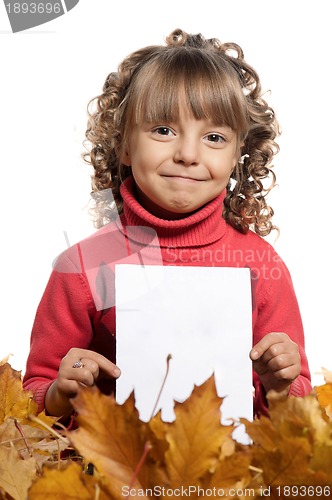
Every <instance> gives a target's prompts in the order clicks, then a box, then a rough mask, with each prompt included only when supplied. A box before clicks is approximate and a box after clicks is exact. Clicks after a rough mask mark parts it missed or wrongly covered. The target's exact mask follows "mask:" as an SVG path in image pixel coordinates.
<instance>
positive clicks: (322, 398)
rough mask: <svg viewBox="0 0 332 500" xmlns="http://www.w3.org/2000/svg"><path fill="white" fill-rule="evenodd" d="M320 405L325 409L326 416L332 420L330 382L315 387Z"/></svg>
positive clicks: (331, 388)
mask: <svg viewBox="0 0 332 500" xmlns="http://www.w3.org/2000/svg"><path fill="white" fill-rule="evenodd" d="M315 390H316V394H317V398H318V401H319V403H320V405H321V406H322V407H323V408H324V409H325V411H326V414H327V416H328V417H329V419H330V420H332V382H328V383H326V384H324V385H320V386H318V387H315Z"/></svg>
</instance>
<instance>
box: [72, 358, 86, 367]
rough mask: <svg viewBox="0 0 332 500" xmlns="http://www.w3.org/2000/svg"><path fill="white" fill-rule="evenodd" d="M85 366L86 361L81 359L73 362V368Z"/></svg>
mask: <svg viewBox="0 0 332 500" xmlns="http://www.w3.org/2000/svg"><path fill="white" fill-rule="evenodd" d="M83 366H84V363H82V361H81V360H79V361H76V362H75V363H74V364H73V368H83Z"/></svg>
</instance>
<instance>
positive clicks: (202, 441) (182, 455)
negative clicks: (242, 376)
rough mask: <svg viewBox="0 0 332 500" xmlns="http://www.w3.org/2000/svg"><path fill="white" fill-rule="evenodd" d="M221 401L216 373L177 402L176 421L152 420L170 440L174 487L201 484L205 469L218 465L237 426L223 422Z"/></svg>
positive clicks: (170, 473)
mask: <svg viewBox="0 0 332 500" xmlns="http://www.w3.org/2000/svg"><path fill="white" fill-rule="evenodd" d="M221 403H222V398H219V397H218V395H217V392H216V388H215V382H214V377H213V376H212V377H210V378H209V379H208V380H207V381H206V382H205V383H204V384H202V385H201V386H199V387H195V388H194V390H193V392H192V394H191V396H190V397H189V398H188V399H187V400H186V401H185V402H184V403H175V407H174V412H175V417H176V418H175V421H174V422H171V423H163V422H162V421H161V420H160V419H159V420H155V421H154V422H151V424H150V425H151V428H152V429H153V431H154V432H155V433H156V435H157V436H158V437H159V439H160V438H161V437H162V436H163V435H164V438H165V440H166V442H167V443H168V444H169V447H168V449H167V450H166V452H165V463H166V471H167V475H168V477H169V485H171V486H172V488H179V487H185V488H186V487H187V486H199V485H200V484H201V481H200V479H201V478H202V476H203V475H204V473H206V471H209V470H213V468H214V467H215V465H216V462H217V460H218V457H219V455H220V452H221V447H222V444H223V442H224V441H225V440H226V439H227V438H229V436H230V434H231V433H232V432H233V430H234V426H223V425H221V423H220V419H221V413H220V405H221Z"/></svg>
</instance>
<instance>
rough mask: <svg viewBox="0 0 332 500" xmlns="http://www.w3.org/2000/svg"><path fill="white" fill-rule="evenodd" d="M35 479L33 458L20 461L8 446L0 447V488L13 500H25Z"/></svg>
mask: <svg viewBox="0 0 332 500" xmlns="http://www.w3.org/2000/svg"><path fill="white" fill-rule="evenodd" d="M35 477H36V464H35V460H34V459H33V458H29V459H27V460H22V459H21V458H20V457H19V455H18V453H17V451H16V449H15V448H14V447H13V446H11V445H10V444H8V446H1V447H0V488H3V490H4V491H5V492H6V493H8V494H9V495H10V496H11V497H13V498H14V499H15V500H25V499H26V493H27V490H28V488H29V487H30V485H31V482H32V480H33V479H34V478H35Z"/></svg>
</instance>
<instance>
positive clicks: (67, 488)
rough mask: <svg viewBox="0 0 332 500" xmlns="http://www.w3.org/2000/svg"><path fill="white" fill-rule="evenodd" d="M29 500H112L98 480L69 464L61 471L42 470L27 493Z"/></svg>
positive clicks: (80, 468)
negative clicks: (96, 499) (71, 499)
mask: <svg viewBox="0 0 332 500" xmlns="http://www.w3.org/2000/svg"><path fill="white" fill-rule="evenodd" d="M28 498H29V500H45V499H47V500H64V499H69V498H73V499H74V498H77V499H79V500H93V499H94V498H98V499H99V500H112V498H113V497H112V496H110V494H109V493H108V492H107V490H105V489H104V487H103V485H102V483H101V482H100V481H98V479H96V478H94V477H92V476H89V475H87V474H85V473H84V472H83V470H82V467H81V466H80V465H79V464H76V463H74V462H71V463H69V464H68V466H67V467H66V468H64V469H62V470H54V469H48V468H47V467H45V468H44V470H43V475H42V476H41V477H40V478H38V479H37V480H36V481H35V482H34V483H33V484H32V486H31V487H30V489H29V491H28Z"/></svg>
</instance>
